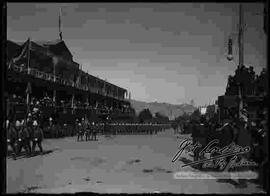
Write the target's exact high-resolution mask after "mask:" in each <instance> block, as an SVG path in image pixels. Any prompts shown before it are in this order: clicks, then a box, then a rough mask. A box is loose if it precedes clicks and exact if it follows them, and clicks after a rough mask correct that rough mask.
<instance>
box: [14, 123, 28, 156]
mask: <svg viewBox="0 0 270 196" xmlns="http://www.w3.org/2000/svg"><path fill="white" fill-rule="evenodd" d="M29 138H30V135H29V132H28V130H27V128H26V127H21V128H20V130H19V133H18V140H17V143H18V153H20V152H21V150H22V148H24V149H25V151H26V153H27V154H30V152H31V147H30V140H29ZM29 147H30V148H29Z"/></svg>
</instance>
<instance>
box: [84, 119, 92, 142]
mask: <svg viewBox="0 0 270 196" xmlns="http://www.w3.org/2000/svg"><path fill="white" fill-rule="evenodd" d="M90 137H91V125H90V123H89V122H87V124H86V130H85V140H86V141H88V140H90V139H91V138H90Z"/></svg>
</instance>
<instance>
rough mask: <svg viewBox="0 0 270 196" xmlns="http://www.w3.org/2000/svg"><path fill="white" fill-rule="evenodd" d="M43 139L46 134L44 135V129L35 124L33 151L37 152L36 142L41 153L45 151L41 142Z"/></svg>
mask: <svg viewBox="0 0 270 196" xmlns="http://www.w3.org/2000/svg"><path fill="white" fill-rule="evenodd" d="M43 139H44V135H43V131H42V129H41V128H40V127H38V126H35V127H34V128H33V138H32V142H33V144H32V151H33V152H35V147H36V144H37V145H38V147H39V150H40V152H41V153H42V152H43V148H42V144H41V143H42V140H43Z"/></svg>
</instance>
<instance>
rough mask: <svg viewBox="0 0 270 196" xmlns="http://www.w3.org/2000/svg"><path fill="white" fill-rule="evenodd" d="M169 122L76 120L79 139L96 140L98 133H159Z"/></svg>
mask: <svg viewBox="0 0 270 196" xmlns="http://www.w3.org/2000/svg"><path fill="white" fill-rule="evenodd" d="M169 127H170V125H168V124H152V123H148V124H139V123H96V122H89V121H85V120H84V119H82V121H81V122H79V120H76V126H75V129H76V133H77V141H81V140H83V138H85V140H86V141H88V140H96V136H97V134H105V135H111V134H112V135H120V134H125V135H130V134H150V135H152V134H157V133H158V132H162V131H164V130H165V129H167V128H169Z"/></svg>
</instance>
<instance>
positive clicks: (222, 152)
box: [172, 139, 257, 170]
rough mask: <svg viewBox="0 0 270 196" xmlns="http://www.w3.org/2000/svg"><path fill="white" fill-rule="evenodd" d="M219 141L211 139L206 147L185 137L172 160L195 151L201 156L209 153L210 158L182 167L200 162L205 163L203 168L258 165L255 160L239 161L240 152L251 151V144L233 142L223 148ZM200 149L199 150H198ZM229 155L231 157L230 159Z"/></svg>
mask: <svg viewBox="0 0 270 196" xmlns="http://www.w3.org/2000/svg"><path fill="white" fill-rule="evenodd" d="M218 143H219V140H218V139H214V140H212V141H210V142H209V143H208V144H207V145H206V146H205V147H202V145H201V144H200V143H198V142H196V143H195V144H193V142H192V140H190V139H185V140H184V141H183V142H181V144H180V145H179V150H178V151H177V153H176V154H175V155H174V157H173V159H172V162H175V161H176V160H179V159H180V156H181V154H182V153H183V152H184V151H186V152H193V153H194V154H195V153H198V156H199V157H202V156H204V155H205V154H206V153H208V155H209V157H210V158H205V159H202V160H198V161H193V162H190V163H187V164H184V165H182V167H186V166H189V165H197V164H200V163H203V165H202V167H203V168H217V167H219V168H220V169H221V170H222V169H224V168H225V169H226V170H228V169H230V168H235V167H241V166H257V163H255V162H253V161H248V160H245V159H243V158H241V160H240V161H239V162H237V158H238V156H237V155H240V154H246V153H248V152H250V150H251V148H250V147H249V146H245V147H242V146H239V145H237V144H235V143H234V142H232V143H231V144H229V145H227V146H224V147H222V148H220V147H218V146H216V144H218ZM197 151H199V152H197ZM227 157H231V158H230V159H229V161H228V158H227Z"/></svg>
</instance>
